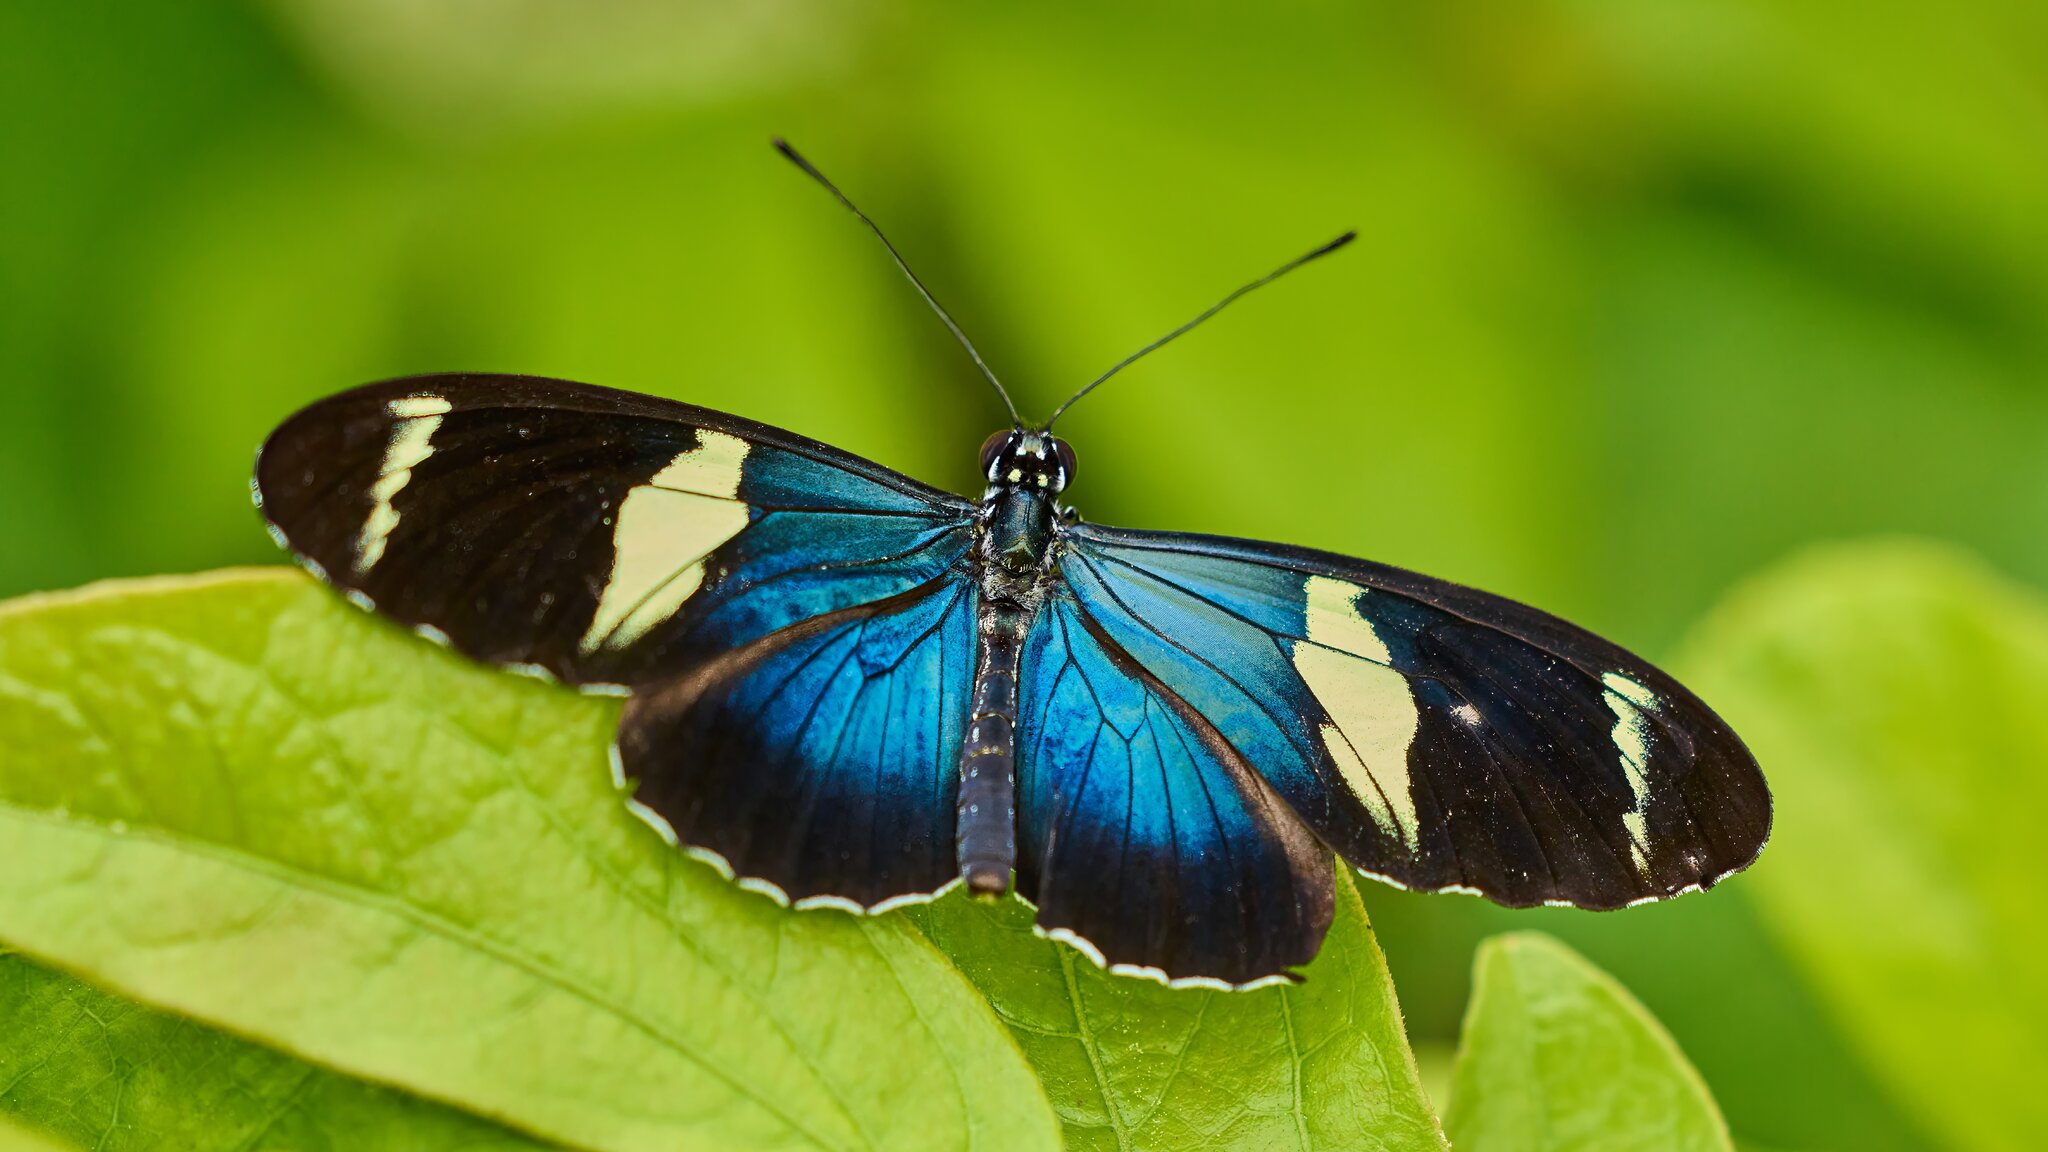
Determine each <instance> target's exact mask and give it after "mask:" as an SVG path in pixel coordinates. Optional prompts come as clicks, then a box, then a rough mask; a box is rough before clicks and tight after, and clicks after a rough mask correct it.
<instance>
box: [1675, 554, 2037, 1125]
mask: <svg viewBox="0 0 2048 1152" xmlns="http://www.w3.org/2000/svg"><path fill="white" fill-rule="evenodd" d="M1685 664H1686V666H1687V668H1688V669H1689V682H1690V683H1693V684H1696V685H1697V686H1698V687H1699V689H1700V690H1701V691H1702V692H1703V693H1704V694H1705V695H1706V696H1707V698H1708V699H1711V700H1713V701H1714V704H1715V707H1717V708H1719V709H1720V710H1721V712H1722V714H1723V715H1725V716H1727V717H1728V719H1729V721H1730V722H1731V723H1733V724H1734V725H1735V727H1736V729H1737V730H1738V731H1740V732H1741V733H1742V734H1743V736H1744V738H1745V739H1746V740H1748V741H1749V743H1750V746H1751V748H1753V749H1754V750H1755V751H1756V754H1757V758H1758V760H1759V761H1761V762H1762V764H1763V765H1764V770H1765V771H1766V772H1767V773H1768V774H1769V775H1770V779H1771V787H1772V790H1773V791H1774V792H1775V793H1776V795H1777V799H1778V825H1777V831H1776V833H1775V836H1774V842H1773V843H1772V845H1771V847H1770V848H1769V850H1768V851H1766V853H1765V854H1764V857H1763V860H1762V861H1761V863H1760V864H1759V865H1758V867H1757V869H1756V875H1755V879H1754V881H1753V882H1752V884H1751V888H1750V891H1751V892H1752V893H1753V894H1754V895H1755V896H1756V897H1757V900H1758V903H1759V904H1760V906H1761V907H1762V909H1763V911H1764V915H1765V918H1766V921H1767V923H1769V924H1770V926H1771V928H1772V930H1773V931H1774V932H1775V933H1776V934H1777V935H1778V936H1779V938H1780V939H1782V940H1783V941H1784V943H1785V945H1786V947H1787V949H1788V951H1790V952H1791V953H1792V955H1793V956H1794V957H1795V958H1796V959H1797V960H1798V962H1799V963H1800V964H1801V965H1802V967H1803V968H1804V970H1805V971H1806V973H1807V975H1808V977H1809V980H1810V983H1811V986H1812V988H1813V990H1814V992H1815V994H1816V995H1817V996H1819V997H1820V998H1821V999H1822V1000H1823V1002H1824V1003H1826V1004H1827V1005H1828V1006H1829V1007H1830V1008H1831V1009H1832V1011H1833V1014H1834V1016H1835V1018H1836V1020H1837V1021H1838V1022H1839V1025H1840V1027H1841V1028H1842V1030H1843V1031H1844V1032H1845V1033H1846V1034H1847V1035H1848V1037H1849V1038H1850V1040H1851V1041H1852V1043H1853V1044H1854V1046H1855V1047H1856V1048H1857V1049H1858V1050H1859V1051H1860V1052H1861V1053H1862V1054H1863V1056H1864V1058H1865V1059H1866V1060H1867V1061H1868V1063H1869V1065H1870V1067H1871V1068H1872V1069H1873V1071H1875V1072H1876V1073H1877V1074H1878V1076H1879V1077H1880V1078H1881V1079H1883V1080H1884V1081H1885V1082H1886V1083H1888V1084H1889V1085H1890V1087H1891V1088H1892V1090H1893V1091H1894V1092H1895V1093H1896V1094H1897V1095H1898V1097H1899V1098H1900V1099H1901V1100H1903V1101H1904V1102H1905V1103H1906V1104H1907V1106H1908V1107H1909V1108H1911V1109H1912V1110H1914V1111H1915V1112H1917V1113H1918V1115H1919V1116H1920V1117H1921V1119H1922V1120H1924V1121H1925V1126H1926V1128H1927V1130H1928V1131H1929V1132H1930V1133H1933V1134H1935V1135H1936V1136H1937V1138H1939V1139H1942V1140H1944V1141H1945V1142H1946V1143H1947V1144H1948V1146H1950V1147H1953V1148H1958V1149H1971V1150H1973V1152H1974V1150H1978V1149H2030V1148H2037V1147H2039V1146H2040V1144H2041V1139H2042V1136H2041V1134H2042V1133H2043V1132H2044V1131H2048V1095H2044V1094H2043V1093H2042V1092H2041V1091H2040V1082H2041V1076H2042V1071H2043V1069H2048V965H2044V964H2043V963H2042V961H2041V956H2042V953H2043V951H2044V949H2048V917H2044V913H2043V908H2044V902H2043V900H2042V898H2041V882H2040V873H2041V866H2040V850H2039V845H2040V842H2041V838H2042V832H2041V816H2042V813H2043V812H2048V605H2044V604H2043V602H2042V599H2041V597H2040V596H2039V595H2038V594H2036V593H2033V592H2031V591H2029V590H2027V589H2023V588H2020V587H2018V586H2016V585H2014V584H2012V583H2009V582H2008V581H2006V580H2004V579H2002V578H2000V577H1999V576H1997V575H1996V574H1994V573H1992V572H1990V571H1988V570H1986V569H1985V568H1984V567H1982V566H1981V565H1980V564H1978V563H1977V562H1975V561H1973V560H1971V559H1970V558H1968V557H1967V556H1965V555H1963V554H1961V553H1959V552H1956V551H1953V550H1951V549H1948V548H1945V547H1940V546H1935V545H1931V544H1917V543H1908V542H1902V541H1900V542H1884V543H1866V544H1858V545H1850V546H1836V547H1831V548H1825V549H1819V550H1815V551H1813V552H1810V553H1808V554H1806V555H1804V556H1801V557H1799V558H1797V559H1795V560H1793V561H1791V562H1789V563H1787V564H1785V565H1783V566H1782V567H1780V568H1778V569H1776V570H1775V571H1772V572H1770V573H1768V574H1766V575H1765V576H1763V577H1761V578H1759V579H1757V580H1755V581H1754V582H1752V583H1751V584H1750V585H1749V586H1748V587H1746V588H1745V589H1743V590H1742V591H1741V592H1740V593H1739V594H1738V595H1736V596H1734V597H1733V598H1731V600H1730V601H1729V602H1728V603H1727V604H1726V605H1725V606H1724V607H1723V608H1721V609H1720V610H1719V611H1718V612H1716V613H1715V615H1714V616H1712V617H1711V618H1710V619H1709V620H1708V621H1707V623H1706V624H1705V625H1703V626H1702V627H1701V629H1700V630H1699V633H1698V635H1697V638H1696V641H1695V643H1694V644H1693V646H1692V649H1691V653H1690V656H1689V658H1687V659H1686V661H1685Z"/></svg>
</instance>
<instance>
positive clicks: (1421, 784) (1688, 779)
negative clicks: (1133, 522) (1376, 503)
mask: <svg viewBox="0 0 2048 1152" xmlns="http://www.w3.org/2000/svg"><path fill="white" fill-rule="evenodd" d="M1063 542H1064V549H1065V551H1064V553H1063V555H1062V558H1061V566H1062V568H1061V570H1062V573H1063V576H1064V578H1065V581H1066V583H1067V586H1068V588H1069V589H1070V590H1071V594H1072V596H1073V597H1074V599H1075V601H1076V603H1077V604H1078V605H1079V606H1080V608H1081V609H1082V610H1083V611H1085V612H1086V614H1087V615H1088V617H1089V619H1090V620H1092V621H1093V622H1094V625H1095V627H1096V628H1098V629H1099V630H1100V631H1101V633H1102V634H1103V635H1105V636H1106V637H1108V638H1109V639H1110V640H1112V641H1114V642H1115V643H1116V644H1118V645H1119V646H1121V647H1122V648H1123V650H1125V651H1126V652H1128V653H1129V654H1130V655H1131V657H1132V658H1133V659H1134V660H1135V661H1136V662H1137V663H1138V664H1139V665H1140V666H1142V667H1143V668H1144V669H1145V670H1146V671H1147V672H1148V673H1149V674H1151V675H1152V676H1154V677H1156V678H1157V679H1158V680H1159V681H1160V682H1161V683H1162V684H1164V685H1165V686H1166V687H1167V688H1170V689H1171V690H1172V691H1173V692H1175V693H1177V694H1178V695H1179V696H1180V697H1181V698H1182V699H1184V700H1186V701H1187V702H1188V704H1190V705H1191V706H1192V707H1193V708H1194V709H1196V710H1197V711H1199V712H1200V713H1201V714H1202V715H1203V716H1204V717H1205V718H1207V720H1208V721H1209V722H1210V723H1211V724H1213V725H1214V726H1215V728H1216V730H1217V731H1218V732H1220V733H1221V734H1222V736H1223V738H1224V739H1225V740H1227V741H1228V742H1229V744H1230V746H1231V747H1232V748H1234V749H1236V750H1237V751H1238V752H1239V753H1240V754H1241V755H1242V756H1243V757H1244V759H1245V760H1246V762H1248V763H1249V764H1251V765H1252V766H1253V767H1254V768H1255V769H1257V770H1258V772H1259V774H1260V775H1261V776H1262V777H1263V778H1264V779H1265V780H1266V781H1267V782H1268V783H1269V784H1270V785H1271V786H1272V788H1273V789H1274V791H1275V792H1276V793H1278V794H1279V795H1280V796H1281V797H1282V798H1284V799H1285V800H1286V802H1287V804H1288V806H1289V807H1290V808H1291V809H1292V810H1293V812H1294V813H1295V814H1296V815H1297V816H1298V817H1299V818H1300V819H1301V820H1302V821H1303V822H1304V823H1305V824H1306V825H1307V826H1308V827H1309V828H1311V829H1312V830H1313V831H1314V832H1315V834H1316V835H1317V836H1318V837H1320V838H1321V839H1322V841H1323V842H1324V843H1326V844H1328V845H1329V846H1330V847H1332V848H1334V849H1335V850H1336V851H1337V852H1338V853H1339V854H1340V855H1342V856H1343V857H1344V858H1345V859H1346V860H1348V861H1349V862H1350V863H1351V864H1353V865H1354V866H1356V867H1358V868H1359V869H1361V870H1363V871H1365V872H1367V873H1370V874H1373V875H1375V876H1378V877H1380V878H1383V879H1387V880H1390V881H1392V882H1394V883H1397V884H1400V885H1403V886H1405V887H1410V888H1417V889H1426V890H1460V891H1467V892H1473V893H1477V894H1480V895H1483V896H1486V897H1488V898H1490V899H1492V900H1495V901H1498V902H1500V903H1503V904H1508V905H1513V906H1525V905H1531V904H1540V903H1557V904H1571V905H1576V906H1579V907H1585V908H1616V907H1621V906H1624V905H1628V904H1633V903H1638V902H1642V901H1646V900H1656V899H1662V898H1665V897H1669V896H1674V895H1677V894H1679V893H1681V892H1685V891H1690V890H1693V889H1697V888H1704V887H1707V886H1708V885H1711V884H1713V883H1715V882H1716V881H1718V880H1720V879H1722V878H1723V877H1726V876H1727V875H1729V874H1730V873H1732V872H1735V871H1737V870H1739V869H1741V868H1742V867H1744V866H1745V865H1747V864H1748V863H1749V862H1750V861H1751V860H1752V859H1754V858H1755V856H1756V854H1757V853H1758V852H1759V851H1760V850H1761V849H1762V847H1763V844H1764V840H1765V839H1766V837H1767V836H1768V835H1769V832H1770V824H1771V805H1770V795H1769V793H1768V791H1766V789H1765V786H1764V781H1763V777H1762V775H1761V773H1760V772H1759V771H1758V769H1757V766H1756V762H1755V761H1754V759H1752V758H1751V756H1750V755H1749V753H1748V751H1747V750H1746V749H1745V748H1744V747H1743V745H1742V743H1741V742H1740V741H1739V740H1738V739H1737V738H1736V737H1735V735H1734V733H1733V732H1731V731H1730V730H1729V728H1728V726H1727V725H1726V724H1724V723H1723V722H1722V721H1721V720H1720V718H1719V717H1717V716H1716V715H1714V713H1713V712H1712V711H1710V710H1709V709H1708V708H1707V707H1706V705H1704V704H1703V703H1701V702H1700V700H1699V699H1698V698H1697V697H1695V696H1694V695H1693V694H1692V693H1691V692H1688V691H1687V690H1686V689H1685V688H1684V687H1683V686H1681V685H1680V684H1679V683H1678V682H1677V681H1675V680H1673V679H1672V678H1671V677H1670V676H1668V675H1666V674H1664V673H1663V672H1661V671H1659V670H1658V669H1656V668H1655V667H1653V666H1651V665H1650V664H1649V663H1647V662H1646V661H1644V660H1642V659H1640V658H1638V657H1636V656H1634V655H1631V654H1630V653H1628V652H1626V651H1624V650H1622V649H1621V648H1619V647H1617V646H1615V645H1613V644H1611V643H1608V642H1607V641H1605V640H1602V639H1600V638H1599V637H1597V636H1594V635H1593V634H1591V633H1589V632H1586V631H1585V630H1583V629H1580V628H1577V627H1575V626H1573V625H1571V624H1568V623H1566V622H1564V621H1562V620H1559V619H1557V618H1556V617H1553V616H1550V615H1547V614H1545V613H1543V612H1539V611H1537V610H1535V609H1533V608H1529V607H1526V606H1524V605H1521V604H1517V603H1514V602H1512V601H1509V600H1505V599H1502V598H1500V597H1497V596H1491V595H1488V594H1486V593H1482V592H1477V591H1474V590H1472V589H1469V588H1463V587H1460V586H1457V585H1454V584H1449V583H1446V582H1443V581H1440V580H1434V579H1431V578H1429V577H1425V576H1419V575H1416V574H1414V573H1411V572H1406V571H1402V570H1400V569H1396V568H1390V567H1386V566H1384V565H1378V564H1371V563H1368V562H1365V561H1361V560H1354V559H1350V558H1347V557H1342V556H1335V555H1330V554H1328V553H1321V552H1312V551H1308V550H1305V549H1294V548H1285V547H1280V546H1277V545H1270V544H1260V543H1254V542H1250V541H1240V540H1227V539H1220V538H1215V537H1202V536H1188V535H1180V534H1172V533H1157V532H1142V531H1129V530H1122V529H1112V528H1104V527H1100V526H1095V525H1076V526H1073V527H1071V528H1069V529H1068V530H1067V531H1066V532H1065V533H1064V534H1063Z"/></svg>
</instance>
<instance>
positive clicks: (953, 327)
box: [775, 136, 1024, 428]
mask: <svg viewBox="0 0 2048 1152" xmlns="http://www.w3.org/2000/svg"><path fill="white" fill-rule="evenodd" d="M775 150H776V151H777V152H780V153H782V155H783V157H784V158H785V159H787V160H788V161H789V162H790V163H791V164H794V165H796V166H797V167H799V168H801V169H803V170H804V175H806V176H809V177H810V178H811V179H813V180H816V181H817V182H818V183H820V184H822V185H824V186H825V191H827V192H830V193H831V194H832V195H833V197H834V198H836V199H837V200H838V201H839V202H840V203H841V204H844V205H846V210H847V211H849V212H851V213H853V214H854V215H855V216H858V217H860V222H861V223H863V224H865V225H867V226H868V231H870V232H873V233H874V234H875V239H877V240H880V241H881V242H882V247H884V248H887V249H888V250H889V257H890V258H891V259H893V260H895V261H896V266H897V267H898V268H901V269H903V274H904V275H905V276H908V277H909V278H910V282H911V283H912V284H914V285H916V287H917V292H918V295H920V296H923V297H924V302H925V303H927V304H929V305H931V306H932V311H933V312H936V313H938V315H939V319H940V320H941V321H943V322H944V323H945V325H946V330H947V331H948V332H951V333H952V334H953V339H955V340H958V341H959V342H960V346H961V347H962V348H965V349H967V355H968V356H969V357H970V358H972V359H973V361H974V366H975V367H976V368H979V369H981V374H982V375H983V376H985V377H987V378H988V382H989V384H990V385H991V386H992V387H994V388H995V390H996V395H998V396H1001V397H1002V398H1003V406H1004V407H1006V408H1008V409H1009V410H1010V422H1011V423H1012V424H1013V425H1015V426H1016V427H1018V428H1022V427H1023V426H1024V418H1023V417H1021V416H1019V415H1017V405H1016V404H1015V403H1014V402H1013V401H1011V399H1010V393H1009V391H1008V390H1007V389H1005V388H1004V387H1003V382H1002V381H1001V380H998V379H996V374H995V373H994V372H991V371H989V367H988V363H987V361H985V360H983V359H982V358H981V352H980V351H979V350H978V349H976V348H975V347H974V341H972V340H969V339H968V338H967V333H965V332H962V331H961V330H960V325H958V324H955V323H954V322H953V317H952V316H951V315H949V314H948V313H947V312H946V309H945V308H944V307H942V306H941V305H940V304H939V301H938V299H937V298H936V297H934V296H933V295H932V290H931V289H929V288H927V287H925V286H924V281H922V280H919V279H918V278H917V273H915V272H912V271H911V270H910V265H909V264H908V263H906V262H905V261H904V259H903V253H901V252H898V251H897V250H896V245H894V244H891V243H890V242H889V238H888V237H887V236H885V235H883V234H882V228H881V226H880V225H878V224H876V223H875V222H874V221H873V220H870V219H868V214H867V213H865V212H863V211H861V210H860V208H859V207H858V206H856V205H855V204H854V202H853V201H852V200H850V199H848V198H847V196H846V193H844V192H841V191H840V190H839V186H838V185H837V184H834V183H832V181H830V180H827V179H826V178H825V174H824V173H823V172H820V171H818V169H817V168H816V167H815V166H814V165H812V163H811V162H810V161H809V160H806V159H804V157H803V154H802V153H800V152H798V151H797V150H796V149H794V148H792V147H790V146H789V141H787V140H784V139H782V138H781V137H779V136H778V137H776V138H775Z"/></svg>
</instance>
